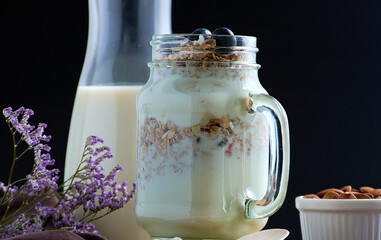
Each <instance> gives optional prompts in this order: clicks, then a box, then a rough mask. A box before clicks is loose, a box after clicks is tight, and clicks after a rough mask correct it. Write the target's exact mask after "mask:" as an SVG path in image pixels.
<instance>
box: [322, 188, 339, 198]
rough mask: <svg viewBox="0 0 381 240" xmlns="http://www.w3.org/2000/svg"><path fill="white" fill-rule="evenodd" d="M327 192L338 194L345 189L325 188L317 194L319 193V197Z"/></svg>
mask: <svg viewBox="0 0 381 240" xmlns="http://www.w3.org/2000/svg"><path fill="white" fill-rule="evenodd" d="M327 192H335V193H337V194H342V193H344V191H342V190H340V189H337V188H328V189H325V190H323V191H320V192H318V193H317V194H316V195H318V196H319V197H321V198H322V197H324V196H325V195H326V193H327Z"/></svg>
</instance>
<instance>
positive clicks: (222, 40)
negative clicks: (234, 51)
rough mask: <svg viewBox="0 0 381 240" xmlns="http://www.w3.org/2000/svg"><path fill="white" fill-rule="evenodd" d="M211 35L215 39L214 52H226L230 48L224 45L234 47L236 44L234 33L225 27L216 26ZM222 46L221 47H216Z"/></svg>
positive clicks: (229, 50)
mask: <svg viewBox="0 0 381 240" xmlns="http://www.w3.org/2000/svg"><path fill="white" fill-rule="evenodd" d="M212 34H213V35H216V36H213V37H212V38H213V39H215V40H216V47H217V49H216V52H218V53H221V54H228V53H229V52H231V49H229V48H226V47H234V46H236V45H237V40H236V38H235V37H234V33H233V32H232V31H231V30H230V29H229V28H226V27H220V28H217V29H216V30H214V31H213V33H212ZM218 47H222V48H218Z"/></svg>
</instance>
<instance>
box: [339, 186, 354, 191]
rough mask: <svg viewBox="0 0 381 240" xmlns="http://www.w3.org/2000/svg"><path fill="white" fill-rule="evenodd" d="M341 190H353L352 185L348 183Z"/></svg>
mask: <svg viewBox="0 0 381 240" xmlns="http://www.w3.org/2000/svg"><path fill="white" fill-rule="evenodd" d="M340 190H343V191H344V192H352V186H351V185H347V186H345V187H342V188H341V189H340Z"/></svg>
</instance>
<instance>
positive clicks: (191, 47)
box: [159, 39, 245, 64]
mask: <svg viewBox="0 0 381 240" xmlns="http://www.w3.org/2000/svg"><path fill="white" fill-rule="evenodd" d="M215 48H216V40H215V39H207V40H205V41H203V42H197V41H189V42H188V43H186V44H185V45H184V46H181V47H172V48H170V50H171V51H172V53H171V54H168V55H161V56H160V58H159V60H164V61H203V62H209V61H211V62H237V61H244V60H245V56H244V54H242V53H237V52H232V53H228V54H220V53H217V52H215V51H214V50H215ZM204 64H205V63H204Z"/></svg>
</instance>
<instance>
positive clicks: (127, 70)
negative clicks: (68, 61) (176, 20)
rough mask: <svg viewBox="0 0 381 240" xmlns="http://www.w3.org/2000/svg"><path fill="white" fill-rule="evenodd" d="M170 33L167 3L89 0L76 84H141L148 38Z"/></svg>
mask: <svg viewBox="0 0 381 240" xmlns="http://www.w3.org/2000/svg"><path fill="white" fill-rule="evenodd" d="M170 32H171V0H161V1H151V0H112V1H104V0H89V35H88V45H87V51H86V57H85V63H84V67H83V70H82V75H81V80H80V85H142V84H144V83H145V82H146V81H147V79H148V76H149V69H148V67H147V65H146V64H147V62H148V61H150V59H151V48H150V45H149V42H150V40H151V38H152V35H154V34H158V33H170Z"/></svg>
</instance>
